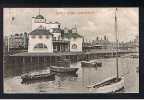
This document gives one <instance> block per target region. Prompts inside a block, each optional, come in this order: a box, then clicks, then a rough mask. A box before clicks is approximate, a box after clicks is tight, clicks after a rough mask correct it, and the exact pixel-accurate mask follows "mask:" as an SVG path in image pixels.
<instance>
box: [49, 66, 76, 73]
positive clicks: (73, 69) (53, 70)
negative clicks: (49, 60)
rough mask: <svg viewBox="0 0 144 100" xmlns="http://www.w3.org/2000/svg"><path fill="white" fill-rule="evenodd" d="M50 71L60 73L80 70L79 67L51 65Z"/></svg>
mask: <svg viewBox="0 0 144 100" xmlns="http://www.w3.org/2000/svg"><path fill="white" fill-rule="evenodd" d="M50 71H52V72H59V73H76V72H77V71H78V68H70V67H56V66H51V67H50Z"/></svg>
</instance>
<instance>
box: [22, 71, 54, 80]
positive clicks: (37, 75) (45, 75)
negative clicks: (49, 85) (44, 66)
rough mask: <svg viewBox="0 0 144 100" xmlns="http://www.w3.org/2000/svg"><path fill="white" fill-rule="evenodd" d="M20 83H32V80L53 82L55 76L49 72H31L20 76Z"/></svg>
mask: <svg viewBox="0 0 144 100" xmlns="http://www.w3.org/2000/svg"><path fill="white" fill-rule="evenodd" d="M21 79H22V82H27V81H34V80H44V79H47V80H54V79H55V74H54V73H49V72H33V73H26V74H23V75H21Z"/></svg>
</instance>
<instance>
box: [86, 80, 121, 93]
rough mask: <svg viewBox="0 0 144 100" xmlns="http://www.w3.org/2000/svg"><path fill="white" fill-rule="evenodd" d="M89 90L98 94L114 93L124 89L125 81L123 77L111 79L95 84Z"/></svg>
mask: <svg viewBox="0 0 144 100" xmlns="http://www.w3.org/2000/svg"><path fill="white" fill-rule="evenodd" d="M87 88H89V90H90V91H94V92H96V93H113V92H117V91H120V90H122V89H124V79H123V78H122V77H120V78H117V77H110V78H107V79H105V80H103V81H102V82H100V83H95V82H94V83H92V84H91V85H89V86H87Z"/></svg>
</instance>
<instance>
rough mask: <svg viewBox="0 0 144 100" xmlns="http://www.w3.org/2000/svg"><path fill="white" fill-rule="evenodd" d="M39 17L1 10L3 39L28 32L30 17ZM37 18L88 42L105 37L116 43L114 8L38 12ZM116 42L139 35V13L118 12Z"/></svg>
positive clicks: (35, 11)
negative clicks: (75, 34) (53, 23)
mask: <svg viewBox="0 0 144 100" xmlns="http://www.w3.org/2000/svg"><path fill="white" fill-rule="evenodd" d="M38 14H39V8H4V35H8V33H23V32H31V31H32V30H31V20H32V17H34V16H36V15H38ZM40 14H41V15H43V16H44V17H45V18H46V19H47V21H48V22H55V21H58V22H60V23H61V27H62V28H64V27H67V28H72V27H74V26H75V25H76V26H77V28H78V33H79V34H80V35H83V36H84V37H85V38H87V39H88V40H91V39H92V40H94V39H96V37H97V36H100V37H102V38H103V36H104V35H106V36H108V38H109V40H110V41H113V40H115V33H114V15H115V8H40ZM117 15H118V34H119V41H130V40H133V39H134V38H135V37H136V36H137V35H139V9H138V8H136V7H135V8H132V7H127V8H126V7H125V8H118V14H117Z"/></svg>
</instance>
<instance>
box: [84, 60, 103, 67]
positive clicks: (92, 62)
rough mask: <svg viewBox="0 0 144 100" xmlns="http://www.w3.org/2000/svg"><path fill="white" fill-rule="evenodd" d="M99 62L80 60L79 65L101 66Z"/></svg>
mask: <svg viewBox="0 0 144 100" xmlns="http://www.w3.org/2000/svg"><path fill="white" fill-rule="evenodd" d="M101 66H102V63H101V62H96V61H81V67H101Z"/></svg>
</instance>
